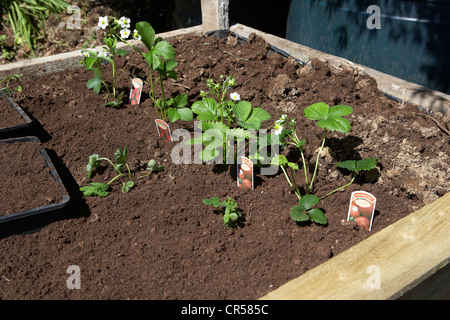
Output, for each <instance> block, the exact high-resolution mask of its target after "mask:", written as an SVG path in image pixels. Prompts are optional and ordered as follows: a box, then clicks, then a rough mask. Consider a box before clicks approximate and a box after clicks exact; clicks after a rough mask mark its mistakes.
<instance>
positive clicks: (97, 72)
mask: <svg viewBox="0 0 450 320" xmlns="http://www.w3.org/2000/svg"><path fill="white" fill-rule="evenodd" d="M124 19H126V18H122V19H121V20H115V21H114V22H113V23H112V24H111V25H110V24H109V22H108V17H100V18H99V26H100V28H102V29H106V34H105V37H104V42H105V46H104V47H103V50H102V51H100V52H96V51H95V50H93V49H83V50H81V51H80V54H81V56H82V57H83V60H82V61H81V63H82V64H84V65H85V67H86V70H89V71H93V72H94V77H93V78H92V79H90V80H89V81H88V82H87V84H86V86H87V87H88V88H89V89H92V91H94V92H95V93H100V91H101V88H102V86H103V88H104V89H105V90H106V94H105V97H104V101H105V105H106V106H112V107H119V106H120V105H121V104H122V102H123V101H122V98H123V94H124V92H121V93H119V94H117V92H116V57H117V56H124V55H126V54H128V51H127V50H124V49H117V39H118V38H120V37H119V35H118V34H117V30H118V29H119V28H123V29H122V30H121V31H120V34H121V36H127V37H128V35H129V32H127V30H128V29H127V28H126V27H127V26H128V25H126V24H125V22H124V21H125V20H124ZM128 31H129V30H128ZM107 63H110V64H111V69H112V84H111V87H110V86H109V84H108V83H107V82H106V81H105V78H104V76H103V74H102V71H103V70H102V69H103V67H104V65H105V64H107ZM110 100H111V101H110Z"/></svg>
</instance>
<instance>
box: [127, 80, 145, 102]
mask: <svg viewBox="0 0 450 320" xmlns="http://www.w3.org/2000/svg"><path fill="white" fill-rule="evenodd" d="M143 84H144V82H143V81H142V80H141V79H139V78H134V79H133V81H132V82H131V91H130V101H129V103H130V104H131V105H137V104H139V103H140V102H141V94H142V85H143Z"/></svg>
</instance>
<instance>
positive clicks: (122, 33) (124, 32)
mask: <svg viewBox="0 0 450 320" xmlns="http://www.w3.org/2000/svg"><path fill="white" fill-rule="evenodd" d="M130 34H131V31H130V29H122V30H120V37H121V38H124V39H128V37H129V36H130Z"/></svg>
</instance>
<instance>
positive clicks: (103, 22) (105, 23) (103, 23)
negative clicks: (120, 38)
mask: <svg viewBox="0 0 450 320" xmlns="http://www.w3.org/2000/svg"><path fill="white" fill-rule="evenodd" d="M98 26H99V27H100V28H102V29H105V28H106V27H107V26H108V17H106V16H105V17H99V18H98Z"/></svg>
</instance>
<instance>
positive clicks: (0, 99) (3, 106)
mask: <svg viewBox="0 0 450 320" xmlns="http://www.w3.org/2000/svg"><path fill="white" fill-rule="evenodd" d="M0 113H1V115H2V116H1V117H0V130H1V129H6V128H11V127H16V126H20V125H24V124H26V121H25V120H24V119H23V118H22V116H21V115H20V114H19V113H18V112H17V111H16V110H15V109H14V108H13V106H12V105H11V104H10V103H9V101H8V99H7V98H6V95H1V96H0Z"/></svg>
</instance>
